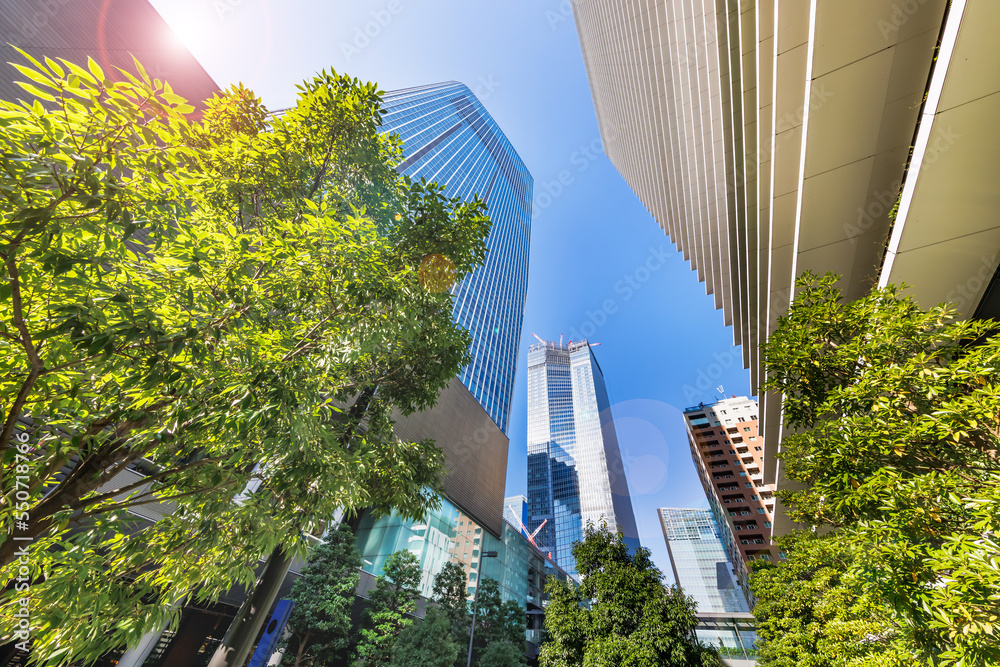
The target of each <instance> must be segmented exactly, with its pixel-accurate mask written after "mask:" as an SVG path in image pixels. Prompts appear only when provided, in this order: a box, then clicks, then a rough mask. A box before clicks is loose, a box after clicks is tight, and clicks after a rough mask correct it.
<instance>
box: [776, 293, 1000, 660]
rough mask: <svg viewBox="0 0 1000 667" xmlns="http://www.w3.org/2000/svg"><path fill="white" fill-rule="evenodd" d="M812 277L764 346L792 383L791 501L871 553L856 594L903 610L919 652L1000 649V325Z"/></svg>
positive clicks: (801, 517) (900, 615)
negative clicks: (852, 295)
mask: <svg viewBox="0 0 1000 667" xmlns="http://www.w3.org/2000/svg"><path fill="white" fill-rule="evenodd" d="M836 284H837V277H836V276H833V275H827V276H824V277H817V276H815V275H812V274H806V275H804V276H803V277H802V278H801V279H800V280H799V282H798V295H797V296H796V299H795V302H794V303H793V305H792V307H791V309H790V311H789V313H788V314H787V315H786V316H785V317H783V318H781V320H780V322H779V327H778V329H777V330H776V331H775V333H774V334H773V335H772V336H771V337H770V338H769V339H768V341H767V343H766V344H765V345H764V355H765V364H766V369H767V374H768V378H769V380H768V383H767V386H766V387H765V390H773V391H778V392H781V393H782V394H783V395H784V404H783V409H784V414H785V424H786V428H787V431H786V432H787V433H788V435H786V436H785V438H784V439H783V441H782V454H781V455H780V456H781V458H782V471H783V473H784V474H785V475H786V476H787V477H788V478H789V479H791V480H794V481H795V482H798V483H799V484H798V485H796V486H798V487H799V488H791V487H790V488H789V489H788V490H784V491H782V492H781V493H780V494H779V495H780V497H781V498H782V500H783V501H784V503H785V504H786V505H787V506H788V507H789V515H790V516H791V517H792V518H793V519H795V520H796V521H800V522H802V523H805V524H807V525H809V524H812V525H816V526H825V527H827V528H834V529H836V531H837V534H838V538H837V539H838V540H840V541H841V542H842V543H845V544H847V545H850V547H851V551H856V552H857V553H863V554H864V557H863V558H858V559H856V560H854V561H853V563H852V564H851V567H850V568H849V574H850V575H851V576H850V578H849V581H851V582H855V583H853V584H852V586H853V587H854V589H855V590H856V594H857V596H858V599H859V600H864V599H870V600H872V601H873V602H874V603H876V604H882V605H886V606H888V607H889V608H891V609H892V610H893V614H894V618H893V619H892V622H893V623H895V624H898V626H899V627H900V628H901V631H902V633H903V635H904V636H905V638H906V641H907V642H908V645H909V646H910V648H911V650H912V652H913V654H914V658H913V662H914V663H923V662H927V663H933V664H941V665H950V664H955V665H958V664H961V665H972V664H976V665H980V664H996V663H998V662H1000V612H998V609H1000V607H998V602H1000V544H998V541H997V538H996V535H997V534H998V531H1000V457H998V454H997V452H998V451H1000V440H998V417H997V415H998V414H1000V338H997V337H996V336H995V335H994V334H995V333H996V332H997V325H996V323H994V322H983V321H974V322H970V321H958V320H957V319H956V316H955V312H954V311H953V310H952V309H950V308H949V307H947V306H945V305H940V306H937V307H934V308H931V309H929V310H923V309H922V308H920V307H919V306H918V305H917V304H916V303H915V302H914V301H913V300H912V299H911V298H909V297H906V296H904V295H903V294H902V293H901V292H900V290H898V289H897V288H895V287H892V286H890V287H887V288H885V289H877V290H874V291H872V292H871V293H870V294H869V295H868V296H866V297H864V298H862V299H859V300H856V301H853V302H850V303H847V302H844V300H843V298H842V295H841V293H840V291H839V290H838V289H837V287H836Z"/></svg>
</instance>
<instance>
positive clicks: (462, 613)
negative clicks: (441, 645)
mask: <svg viewBox="0 0 1000 667" xmlns="http://www.w3.org/2000/svg"><path fill="white" fill-rule="evenodd" d="M466 591H467V587H466V581H465V570H464V569H462V566H461V565H459V564H458V563H445V564H444V567H443V568H441V571H440V572H439V573H438V575H437V576H436V577H434V599H435V600H437V602H438V603H439V604H440V605H441V608H442V609H443V610H444V611H445V613H446V614H447V615H448V619H449V621H450V623H451V637H452V640H453V641H454V642H455V643H456V644H457V645H458V655H457V656H456V657H455V661H454V662H455V665H456V667H462V666H463V665H465V664H466V661H467V659H468V651H469V629H470V626H471V625H472V618H471V614H470V613H469V612H470V610H469V601H468V595H467V593H466Z"/></svg>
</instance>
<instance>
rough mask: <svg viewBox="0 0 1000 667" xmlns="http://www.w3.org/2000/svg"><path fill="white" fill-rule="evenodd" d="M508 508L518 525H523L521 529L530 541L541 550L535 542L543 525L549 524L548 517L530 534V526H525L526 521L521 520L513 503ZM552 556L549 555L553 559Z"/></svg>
mask: <svg viewBox="0 0 1000 667" xmlns="http://www.w3.org/2000/svg"><path fill="white" fill-rule="evenodd" d="M507 509H509V510H510V513H511V516H513V517H514V518H515V519H516V520H517V525H519V526H521V530H523V531H524V534H525V536H526V537H527V538H528V541H529V542H531V545H532V546H533V547H535V548H536V549H538V550H539V551H541V549H539V548H538V545H537V544H536V543H535V536H536V535H538V533H539V532H540V531H541V530H542V526H544V525H545V524H547V523H548V522H549V520H548V519H546V520H545V521H542V523H541V524H539V526H538V528H535V532H533V533H531V534H530V535H529V534H528V527H527V526H525V525H524V523H522V522H521V517H519V516H518V515H517V512H516V511H515V510H514V506H513V505H507ZM551 558H552V556H551V554H550V555H549V559H550V560H551Z"/></svg>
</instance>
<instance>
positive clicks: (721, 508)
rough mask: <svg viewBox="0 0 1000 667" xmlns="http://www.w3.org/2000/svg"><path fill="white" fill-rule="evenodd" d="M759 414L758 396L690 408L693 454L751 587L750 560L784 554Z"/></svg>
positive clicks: (730, 548) (688, 418)
mask: <svg viewBox="0 0 1000 667" xmlns="http://www.w3.org/2000/svg"><path fill="white" fill-rule="evenodd" d="M757 416H758V415H757V402H756V401H753V400H751V399H749V398H746V397H742V398H737V397H735V396H734V397H733V398H727V399H723V400H721V401H718V402H716V403H713V404H711V405H704V404H702V405H697V406H695V407H691V408H687V409H686V410H685V411H684V424H685V426H686V427H687V432H688V444H690V446H691V457H692V458H693V459H694V464H695V468H697V469H698V476H699V478H700V479H701V484H702V486H703V487H704V489H705V495H706V496H708V503H709V506H710V507H711V511H712V514H714V515H715V520H716V522H717V523H718V527H719V529H720V533H719V535H720V537H721V538H722V542H723V543H724V545H725V547H726V550H727V552H728V554H729V560H730V561H731V562H732V563H733V564H734V565H736V574H737V578H738V580H739V582H740V584H741V585H742V587H743V590H744V591H745V592H748V587H747V577H748V575H749V568H748V566H747V564H748V563H749V562H750V561H752V560H757V559H764V560H769V561H772V562H777V561H778V559H779V558H780V554H779V552H778V548H777V547H776V546H774V545H772V544H771V527H772V524H773V521H774V500H775V499H774V486H773V485H770V484H767V483H766V482H765V481H764V476H763V465H762V464H763V459H764V442H763V439H762V438H761V436H760V434H759V433H758V430H757V423H758V422H757Z"/></svg>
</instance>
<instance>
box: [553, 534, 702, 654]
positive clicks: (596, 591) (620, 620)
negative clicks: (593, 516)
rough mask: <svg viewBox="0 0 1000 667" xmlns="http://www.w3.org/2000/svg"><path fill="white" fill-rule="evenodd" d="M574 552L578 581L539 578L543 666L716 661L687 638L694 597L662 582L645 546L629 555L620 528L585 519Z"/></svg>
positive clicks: (691, 632)
mask: <svg viewBox="0 0 1000 667" xmlns="http://www.w3.org/2000/svg"><path fill="white" fill-rule="evenodd" d="M573 556H574V557H575V558H576V564H577V571H578V572H579V573H580V576H581V578H582V581H583V583H582V584H581V585H580V586H579V587H578V588H577V587H575V586H574V585H573V584H572V583H567V582H561V581H559V580H558V579H556V578H555V577H549V581H548V583H547V585H546V589H545V590H546V593H547V594H548V598H549V603H548V605H547V606H546V608H545V631H546V636H547V641H546V643H545V644H543V646H542V649H541V655H540V657H539V664H540V665H541V666H542V667H574V666H585V667H591V666H593V667H597V666H598V665H601V666H603V667H647V666H652V665H672V666H677V667H682V666H684V665H718V664H719V662H718V657H717V656H716V655H715V653H714V652H713V651H711V650H710V649H707V648H704V647H702V646H700V645H698V644H697V642H696V641H694V640H693V639H692V637H693V635H694V628H695V626H696V625H698V620H697V618H696V617H695V615H694V610H695V603H694V601H693V600H692V599H691V598H688V597H686V596H685V595H684V594H683V593H682V592H681V591H680V590H679V589H677V588H675V587H670V588H667V587H666V586H664V585H663V582H662V575H661V574H660V571H659V570H658V569H656V567H655V566H654V565H653V562H652V561H651V560H650V557H649V550H648V549H639V550H637V552H636V553H635V554H630V553H629V550H628V547H626V546H625V541H624V539H623V538H622V536H621V534H617V535H616V534H613V533H612V532H611V531H610V530H609V529H608V528H607V526H602V527H601V528H599V529H594V528H593V527H592V526H589V527H588V528H587V530H586V535H585V537H584V540H583V541H582V542H578V543H576V544H575V545H574V546H573ZM584 600H590V601H591V604H590V606H589V608H588V607H587V606H584V604H583V602H584Z"/></svg>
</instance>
